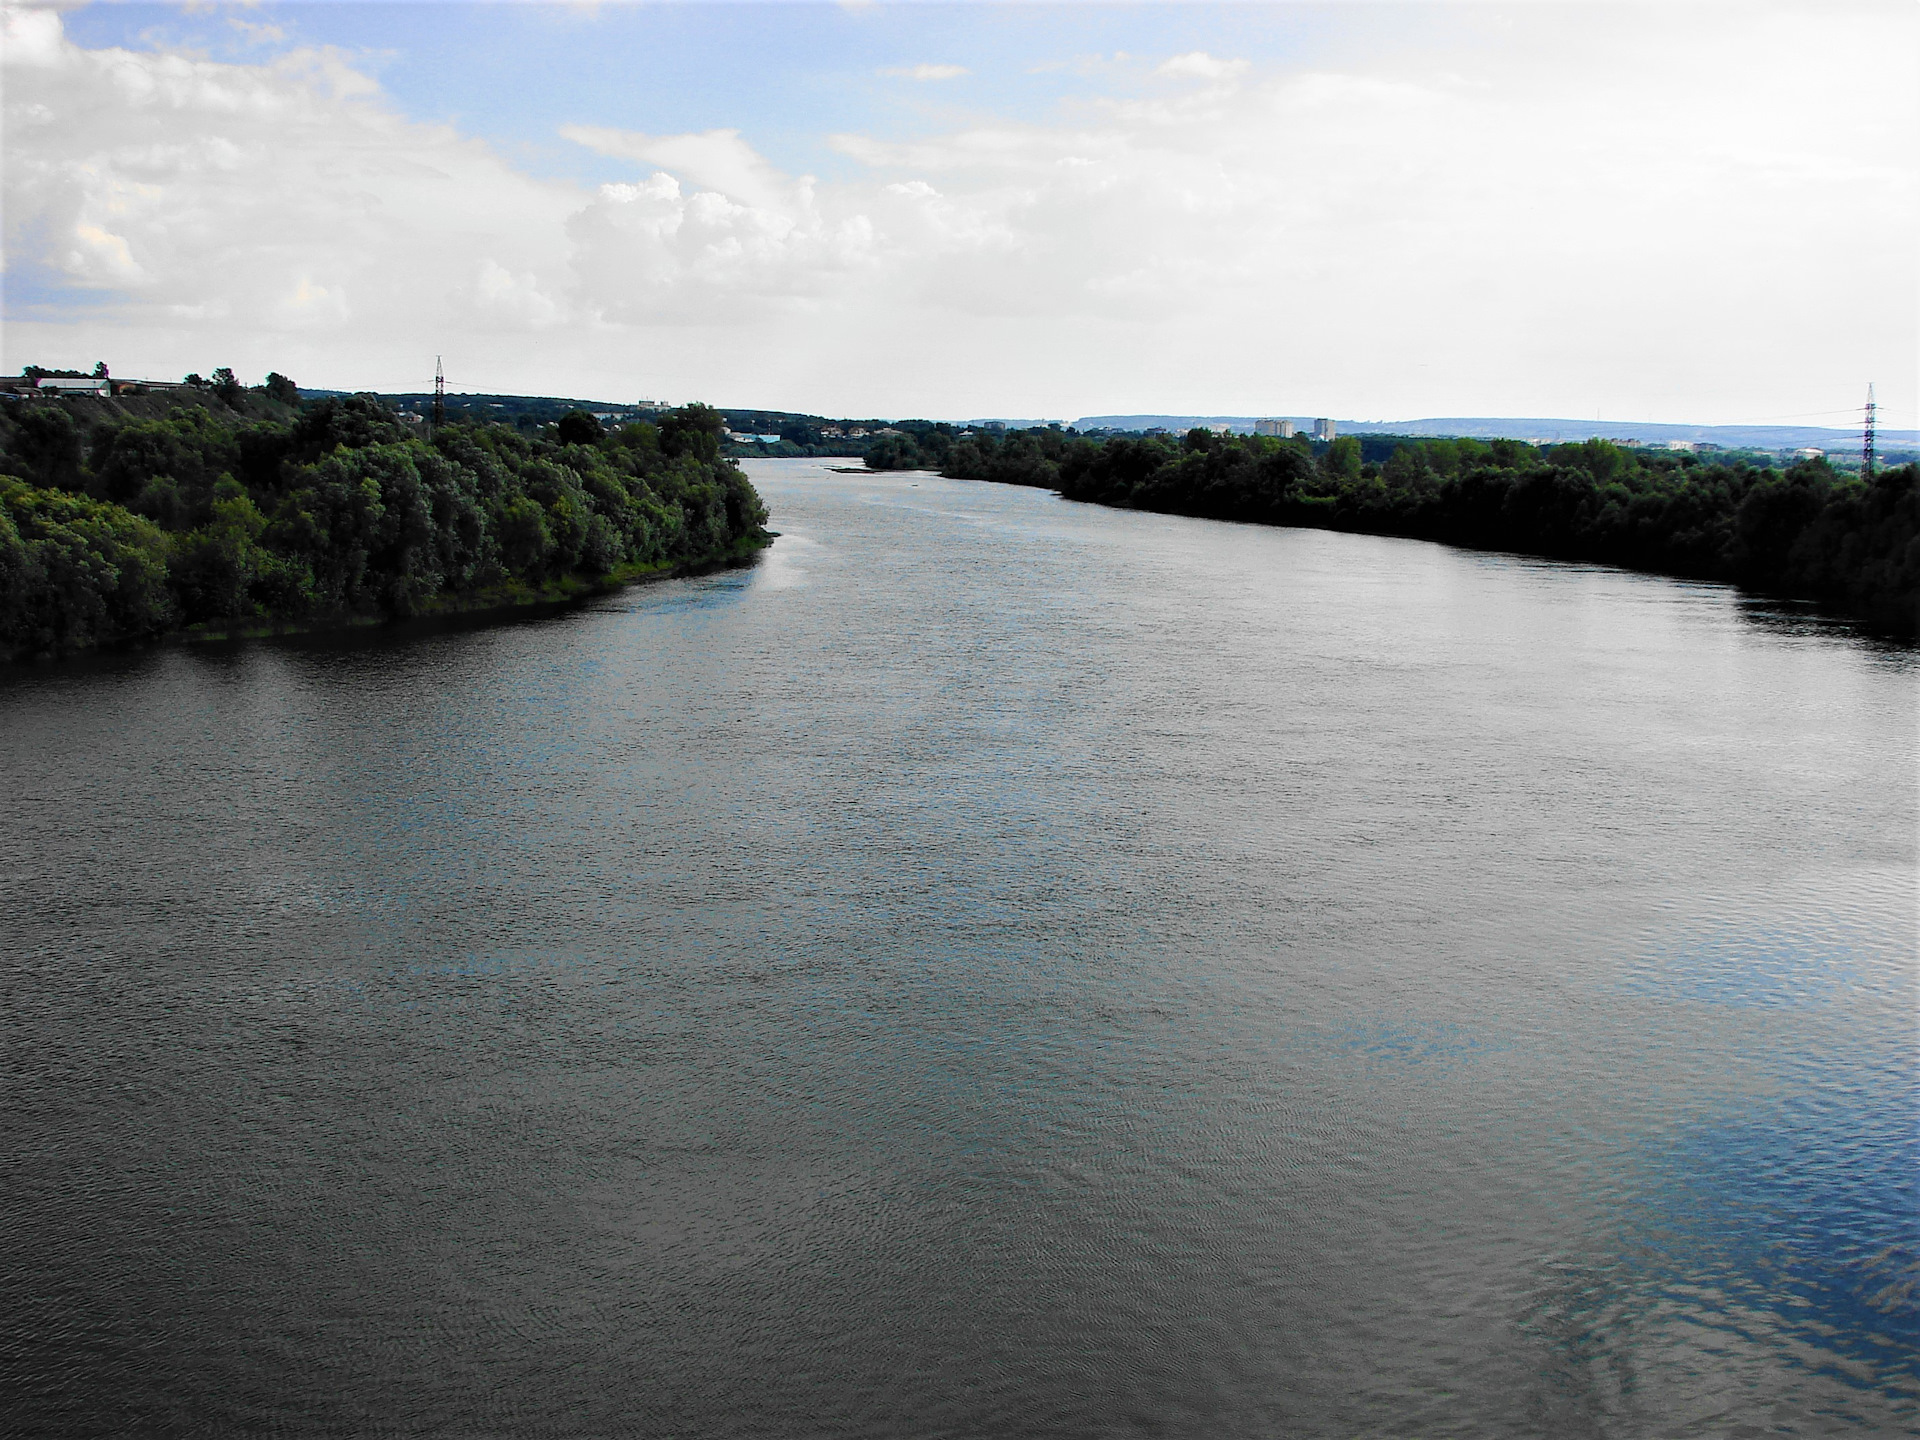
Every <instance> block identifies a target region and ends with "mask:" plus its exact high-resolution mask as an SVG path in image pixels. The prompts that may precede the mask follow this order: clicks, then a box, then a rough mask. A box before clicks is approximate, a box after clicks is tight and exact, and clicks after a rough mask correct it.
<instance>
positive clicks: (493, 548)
mask: <svg viewBox="0 0 1920 1440" xmlns="http://www.w3.org/2000/svg"><path fill="white" fill-rule="evenodd" d="M291 413H292V415H293V418H292V419H290V420H289V421H287V422H286V423H279V422H276V421H274V420H271V419H266V420H255V421H253V422H251V423H242V421H241V419H240V418H239V412H237V411H234V412H216V411H215V410H214V409H212V408H210V407H206V406H195V407H188V406H178V407H174V408H172V409H170V410H169V411H168V412H167V414H166V416H165V417H164V418H161V419H139V418H127V417H124V416H109V415H99V416H93V417H89V415H87V414H85V413H82V412H80V411H76V410H74V409H73V408H72V407H69V406H67V405H65V404H64V402H50V403H47V404H41V405H35V406H32V407H28V408H25V409H17V413H16V412H4V413H0V655H4V656H7V657H8V658H9V659H20V658H31V657H34V656H41V655H62V654H72V653H74V652H77V651H82V650H92V649H98V648H103V647H111V646H119V645H125V644H140V643H148V642H152V641H157V640H162V639H167V640H173V639H179V640H185V641H193V640H196V639H218V640H227V639H233V638H236V637H244V636H252V635H275V634H301V633H311V632H315V631H320V630H338V629H350V628H354V627H357V626H363V625H376V624H381V623H384V622H386V621H389V620H396V619H409V618H413V617H421V616H424V617H432V616H435V615H462V614H466V615H471V614H479V613H485V612H488V611H516V610H524V609H526V608H528V607H530V606H540V605H553V604H565V603H568V602H569V601H571V600H574V599H577V598H580V597H582V596H585V595H588V594H592V593H595V592H597V591H602V590H604V589H606V588H608V587H609V586H618V585H622V584H631V583H635V582H638V581H642V580H646V579H650V578H656V577H664V576H667V575H671V574H676V573H685V572H686V570H687V569H689V568H699V567H703V566H708V565H714V564H725V563H727V562H728V561H730V560H732V559H735V558H739V557H740V556H742V555H744V554H747V553H750V552H751V551H752V550H754V549H757V548H761V547H762V546H763V544H764V537H766V535H767V533H768V532H767V531H766V529H765V522H766V520H767V510H766V507H765V505H764V504H763V503H762V502H761V500H760V497H759V495H758V494H756V493H755V491H754V489H753V486H752V484H751V483H749V482H748V480H747V478H746V476H745V475H744V474H743V473H742V472H741V471H740V469H739V467H738V466H736V465H734V464H733V463H732V462H731V461H729V460H726V459H724V458H722V457H721V456H720V454H719V439H718V437H719V433H720V429H721V426H720V421H719V418H718V416H717V414H716V412H714V411H711V410H709V409H708V408H706V407H704V406H697V405H695V406H685V407H682V408H681V409H680V410H676V411H674V412H672V413H671V414H669V415H667V416H665V417H663V419H662V420H661V423H660V424H659V425H657V426H656V425H650V424H648V425H628V426H624V427H622V428H621V429H620V430H618V431H617V432H614V433H608V432H607V431H606V430H605V428H604V427H603V426H601V425H600V423H599V422H598V421H596V420H595V419H594V417H593V416H591V415H587V414H584V413H575V414H569V415H567V416H564V417H562V420H561V422H560V423H558V424H556V425H554V426H551V427H549V428H548V429H546V430H543V431H540V432H538V433H523V432H521V431H519V430H517V429H514V428H511V427H507V426H504V425H497V424H491V425H467V424H459V425H453V424H449V425H447V426H445V427H443V428H442V429H440V430H438V431H436V433H435V434H434V435H433V436H432V437H431V438H427V437H425V436H423V435H420V434H418V433H409V427H408V425H407V424H406V422H405V421H404V419H403V418H402V417H398V416H396V415H395V414H394V413H393V412H391V411H390V410H387V409H386V408H385V407H383V406H381V405H380V404H379V403H378V402H376V401H373V400H371V399H369V398H368V397H364V396H356V397H349V398H347V399H327V400H322V401H318V402H315V403H312V404H308V405H305V406H303V407H302V408H301V409H299V410H298V411H297V412H291Z"/></svg>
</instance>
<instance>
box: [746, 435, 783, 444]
mask: <svg viewBox="0 0 1920 1440" xmlns="http://www.w3.org/2000/svg"><path fill="white" fill-rule="evenodd" d="M753 438H754V439H756V440H758V441H759V442H760V443H761V444H762V445H778V444H779V443H780V437H779V436H778V435H756V436H754V437H753Z"/></svg>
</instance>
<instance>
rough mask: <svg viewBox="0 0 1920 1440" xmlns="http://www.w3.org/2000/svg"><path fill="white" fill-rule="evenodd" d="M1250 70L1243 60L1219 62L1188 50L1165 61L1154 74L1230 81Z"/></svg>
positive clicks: (1205, 54) (1211, 57)
mask: <svg viewBox="0 0 1920 1440" xmlns="http://www.w3.org/2000/svg"><path fill="white" fill-rule="evenodd" d="M1252 68H1253V66H1252V65H1251V64H1250V63H1249V62H1248V61H1245V60H1220V59H1216V58H1215V57H1214V56H1212V55H1209V54H1207V52H1206V51H1204V50H1190V51H1188V52H1187V53H1186V54H1185V55H1176V56H1174V57H1173V58H1172V59H1171V60H1168V61H1166V62H1165V63H1163V64H1162V65H1161V66H1160V67H1159V69H1157V70H1155V71H1154V73H1155V74H1156V75H1175V76H1180V77H1183V78H1187V79H1193V80H1231V79H1232V78H1233V77H1234V76H1236V75H1244V74H1246V73H1247V71H1249V70H1251V69H1252Z"/></svg>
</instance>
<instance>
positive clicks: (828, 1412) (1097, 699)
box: [0, 462, 1920, 1437]
mask: <svg viewBox="0 0 1920 1440" xmlns="http://www.w3.org/2000/svg"><path fill="white" fill-rule="evenodd" d="M752 468H753V474H754V478H755V481H756V483H758V484H759V485H760V486H761V487H762V490H763V493H765V495H766V496H767V498H768V500H769V502H770V503H771V505H772V507H773V509H774V514H775V518H774V524H775V525H776V526H777V527H778V528H779V529H780V530H781V531H783V532H784V533H783V537H782V538H781V539H780V541H779V542H778V544H777V545H776V546H775V547H774V548H773V549H772V550H771V551H770V552H768V553H767V554H765V555H764V556H763V557H761V559H760V560H759V561H758V562H757V563H756V564H755V565H753V566H752V567H750V568H745V569H739V570H731V571H726V572H722V573H718V574H713V575H708V576H705V577H701V578H696V579H690V580H682V581H674V582H669V583H666V584H661V585H656V586H652V587H647V588H641V589H634V590H629V591H626V592H623V593H621V594H617V595H613V596H610V597H606V598H603V599H601V600H599V601H596V602H594V603H592V604H590V605H588V606H586V607H584V608H582V609H578V610H574V611H571V612H567V613H563V614H558V615H551V616H546V617H543V618H538V619H529V620H523V621H519V622H516V623H509V624H502V625H494V626H473V627H469V628H464V629H456V630H441V631H436V632H429V631H419V632H388V633H379V634H373V635H365V634H363V635H361V636H358V637H354V638H351V639H344V640H342V639H335V640H307V641H299V642H283V643H272V644H267V643H258V644H248V645H242V646H235V647H232V648H226V649H181V648H168V649H162V650H156V651H149V652H146V653H142V654H136V655H131V656H121V657H109V658H100V659H94V660H87V661H74V662H66V663H63V664H59V665H45V666H39V667H34V668H27V669H22V670H18V671H16V672H14V673H12V674H11V675H9V676H7V677H6V678H5V679H4V680H0V726H4V729H3V730H0V734H4V737H5V739H4V749H3V750H0V839H3V841H4V852H3V853H0V884H4V896H0V905H3V908H0V952H3V953H4V959H3V960H0V965H3V966H4V968H3V969H0V985H3V986H4V993H3V994H0V1023H3V1024H4V1032H3V1034H4V1051H3V1055H0V1063H3V1064H4V1074H0V1084H4V1094H3V1095H0V1100H3V1101H4V1113H3V1114H0V1126H4V1139H5V1148H4V1157H3V1158H0V1165H3V1166H4V1173H0V1180H3V1181H4V1185H5V1194H6V1203H5V1207H4V1215H3V1216H0V1421H4V1422H6V1423H5V1424H4V1425H0V1428H8V1429H11V1430H13V1431H16V1432H31V1433H47V1434H61V1433H70V1434H100V1433H107V1432H109V1431H116V1430H124V1431H128V1432H134V1433H182V1434H186V1433H252V1432H262V1433H265V1432H272V1433H276V1434H292V1435H301V1434H368V1435H372V1434H394V1435H428V1434H446V1435H483V1434H484V1435H614V1434H636V1435H678V1436H815V1435H819V1436H841V1435H848V1436H908V1435H911V1436H943V1435H952V1436H977V1435H1048V1436H1074V1435H1085V1436H1107V1435H1155V1436H1195V1437H1198V1436H1208V1437H1233V1436H1353V1435H1362V1434H1382V1435H1420V1436H1439V1435H1462V1436H1522V1435H1541V1434H1551V1435H1555V1436H1582V1435H1607V1436H1613V1435H1620V1436H1637V1435H1691V1434H1701V1435H1716V1436H1724V1435H1748V1434H1774V1433H1780V1434H1825V1433H1886V1432H1897V1431H1900V1430H1902V1429H1904V1428H1906V1427H1908V1426H1910V1425H1911V1424H1912V1423H1913V1422H1914V1419H1915V1417H1916V1414H1917V1413H1920V1411H1917V1410H1916V1405H1920V1359H1917V1358H1916V1357H1917V1355H1920V1217H1917V1213H1916V1191H1915V1176H1916V1173H1920V1144H1917V1143H1916V1099H1917V1091H1916V1082H1915V1067H1914V1060H1915V1013H1916V1008H1915V1007H1916V948H1915V947H1916V941H1915V913H1916V912H1915V903H1916V882H1915V853H1914V851H1915V827H1916V815H1915V809H1916V695H1917V692H1916V685H1915V680H1916V674H1917V670H1920V667H1917V666H1916V658H1915V653H1914V652H1913V651H1911V650H1903V649H1899V648H1891V647H1887V646H1883V645H1878V644H1875V643H1874V642H1872V641H1869V640H1866V639H1863V638H1861V637H1859V636H1857V635H1855V634H1853V633H1852V632H1850V631H1849V630H1847V629H1846V628H1845V627H1843V626H1837V625H1833V624H1828V623H1823V622H1820V621H1817V620H1813V619H1808V618H1805V617H1799V616H1795V615H1793V614H1790V613H1783V612H1781V611H1780V610H1779V609H1778V608H1777V607H1775V608H1769V607H1766V606H1760V605H1756V604H1754V603H1752V602H1746V601H1743V600H1742V599H1741V598H1740V597H1738V596H1737V595H1736V594H1734V593H1733V592H1730V591H1727V590H1725V589H1721V588H1717V587H1711V586H1696V585H1687V584H1682V583H1677V582H1673V581H1669V580H1663V579H1658V578H1651V577H1644V576H1633V575H1626V574H1622V573H1619V572H1614V571H1608V570H1603V569H1597V568H1583V567H1575V566H1563V565H1556V564H1549V563H1544V562H1536V561H1530V560H1522V559H1516V558H1513V557H1507V556H1497V555H1487V554H1476V553H1471V552H1463V551H1456V550H1449V549H1445V548H1442V547H1439V546H1433V545H1427V544H1420V543H1415V542H1406V541H1398V540H1390V539H1379V538H1370V537H1362V536H1342V535H1333V534H1325V533H1318V532H1309V531H1288V530H1274V529H1262V528H1256V527H1243V526H1232V525H1223V524H1216V523H1212V522H1207V521H1195V520H1186V519H1179V518H1171V517H1165V516H1152V515H1139V514H1129V513H1122V512H1116V511H1111V510H1102V509H1097V508H1092V507H1085V506H1075V505H1070V504H1068V503H1067V502H1064V501H1062V500H1060V499H1058V498H1057V497H1054V496H1051V495H1048V494H1045V493H1042V492H1039V491H1033V490H1024V489H1015V488H1007V487H999V486H991V485H980V484H969V483H965V482H949V481H943V480H940V479H938V478H936V477H933V476H929V475H889V476H865V475H857V476H854V475H837V474H833V473H831V472H829V471H828V470H827V469H826V468H825V467H824V466H822V465H820V464H817V463H814V462H768V463H765V464H761V465H758V466H756V467H752Z"/></svg>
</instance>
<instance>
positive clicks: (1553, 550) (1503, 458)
mask: <svg viewBox="0 0 1920 1440" xmlns="http://www.w3.org/2000/svg"><path fill="white" fill-rule="evenodd" d="M941 473H942V474H943V475H946V476H948V477H949V478H952V479H965V480H992V481H999V482H1002V483H1009V484H1016V485H1032V486H1038V487H1041V488H1044V489H1052V490H1057V491H1058V492H1059V493H1060V494H1061V495H1062V496H1064V497H1065V498H1066V499H1069V500H1083V501H1086V502H1088V503H1091V504H1096V505H1107V506H1112V507H1114V508H1116V509H1122V510H1148V511H1153V512H1156V513H1160V514H1170V515H1189V516H1193V517H1195V518H1197V519H1206V520H1232V521H1239V522H1242V523H1247V524H1256V525H1279V526H1288V527H1295V528H1303V529H1317V530H1339V531H1344V532H1347V533H1351V534H1363V535H1388V536H1396V537H1399V538H1402V539H1410V540H1433V541H1438V542H1440V543H1442V544H1448V545H1458V546H1461V547H1463V548H1466V549H1473V550H1487V551H1496V552H1505V553H1508V554H1516V555H1532V556H1538V557H1540V558H1541V559H1547V560H1567V561H1575V562H1582V563H1588V564H1601V565H1613V566H1617V567H1619V568H1621V569H1624V570H1634V571H1638V572H1640V573H1642V574H1650V575H1668V576H1672V577H1674V578H1676V579H1684V580H1710V581H1718V582H1721V583H1723V584H1731V585H1736V586H1739V587H1740V588H1741V589H1743V590H1746V591H1748V592H1750V593H1752V594H1755V595H1764V596H1767V597H1770V598H1777V599H1782V600H1793V601H1806V602H1810V603H1813V604H1817V605H1819V606H1822V607H1823V608H1825V609H1827V610H1829V611H1831V612H1833V613H1835V614H1839V615H1843V616H1845V617H1846V618H1848V619H1849V620H1852V621H1854V622H1855V623H1858V624H1860V625H1862V626H1863V627H1865V628H1867V629H1870V630H1873V631H1875V632H1878V633H1880V634H1884V635H1891V636H1898V637H1902V638H1907V639H1911V638H1913V637H1914V636H1915V635H1916V633H1920V471H1917V470H1916V467H1915V466H1913V465H1902V466H1898V467H1894V468H1892V469H1886V470H1881V471H1878V472H1876V473H1875V474H1874V475H1873V476H1872V477H1871V478H1862V477H1856V476H1852V475H1847V474H1843V473H1840V472H1837V471H1835V470H1834V469H1833V468H1832V467H1831V466H1829V465H1828V464H1827V463H1826V462H1825V461H1824V460H1821V459H1813V460H1809V461H1804V462H1801V463H1797V464H1794V465H1791V466H1789V467H1787V468H1785V469H1781V468H1777V467H1774V466H1772V465H1770V464H1769V465H1756V464H1749V463H1746V462H1745V461H1742V460H1738V459H1734V460H1731V461H1722V460H1702V459H1700V458H1699V457H1696V456H1693V455H1687V454H1677V453H1676V454H1667V453H1654V452H1650V451H1636V450H1629V449H1626V448H1623V447H1621V446H1616V445H1613V444H1610V443H1609V442H1607V441H1604V440H1593V441H1588V442H1586V443H1584V444H1580V445H1560V446H1551V447H1539V446H1534V445H1531V444H1528V443H1526V442H1523V441H1517V440H1496V441H1492V442H1490V443H1483V442H1481V441H1477V440H1420V441H1409V442H1407V443H1405V444H1403V445H1400V446H1399V447H1398V448H1396V449H1394V450H1393V452H1392V453H1391V455H1390V456H1389V457H1388V459H1387V460H1386V461H1385V462H1384V463H1381V464H1375V463H1370V462H1366V461H1363V459H1362V453H1361V446H1360V444H1359V442H1357V441H1355V440H1353V439H1351V438H1349V437H1342V438H1340V439H1338V440H1335V441H1334V442H1333V443H1332V444H1331V445H1330V446H1327V447H1325V449H1324V450H1322V451H1321V452H1319V453H1318V454H1317V455H1316V454H1315V453H1314V451H1313V450H1312V448H1311V447H1310V446H1309V445H1306V444H1303V443H1301V442H1300V441H1298V440H1283V439H1277V438H1267V437H1260V436H1222V435H1213V434H1209V433H1207V432H1204V431H1195V432H1193V433H1191V434H1189V435H1187V436H1185V437H1184V438H1182V439H1177V440H1176V439H1173V438H1171V437H1166V438H1161V437H1148V438H1145V439H1113V440H1108V441H1105V442H1101V443H1096V442H1093V441H1088V440H1082V439H1075V438H1072V437H1066V436H1063V435H1060V434H1058V433H1057V432H1038V433H1020V434H1012V435H1008V436H1006V437H1004V438H998V439H997V438H995V437H993V436H969V437H967V438H966V440H965V441H964V442H962V443H960V444H956V445H955V446H954V447H953V450H952V452H951V454H950V455H949V456H948V459H947V462H946V463H945V465H944V466H943V467H942V469H941Z"/></svg>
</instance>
